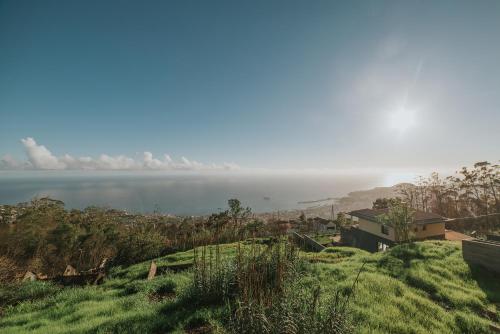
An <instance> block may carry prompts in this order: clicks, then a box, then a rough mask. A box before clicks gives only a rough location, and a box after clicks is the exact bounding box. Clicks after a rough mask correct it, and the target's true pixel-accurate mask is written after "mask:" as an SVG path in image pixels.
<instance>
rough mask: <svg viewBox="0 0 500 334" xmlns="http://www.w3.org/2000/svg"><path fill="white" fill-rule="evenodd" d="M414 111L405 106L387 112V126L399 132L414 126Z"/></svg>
mask: <svg viewBox="0 0 500 334" xmlns="http://www.w3.org/2000/svg"><path fill="white" fill-rule="evenodd" d="M415 125H416V121H415V111H413V110H409V109H406V108H401V109H398V110H396V111H394V112H392V113H391V114H389V127H390V128H391V129H392V130H396V131H398V132H400V133H403V132H407V131H408V130H410V129H411V128H413V127H415Z"/></svg>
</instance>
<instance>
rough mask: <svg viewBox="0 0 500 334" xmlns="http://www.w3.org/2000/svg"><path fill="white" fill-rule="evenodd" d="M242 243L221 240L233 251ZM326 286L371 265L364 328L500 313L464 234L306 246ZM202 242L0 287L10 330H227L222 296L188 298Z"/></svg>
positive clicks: (483, 327) (411, 328) (483, 324)
mask: <svg viewBox="0 0 500 334" xmlns="http://www.w3.org/2000/svg"><path fill="white" fill-rule="evenodd" d="M235 250H236V244H226V245H222V246H221V254H222V256H225V257H232V256H234V254H235ZM301 256H302V257H303V258H305V259H306V260H307V261H308V262H309V263H310V265H308V267H307V271H308V274H309V277H310V279H311V280H316V281H319V283H320V286H321V290H322V293H323V295H326V296H328V295H333V294H335V293H336V292H339V293H342V294H345V293H347V291H349V289H350V288H351V287H352V284H353V282H354V281H355V278H356V276H357V275H358V273H359V270H360V268H361V267H362V266H363V263H364V266H363V270H362V271H361V273H360V275H359V280H358V283H357V285H356V288H355V297H354V298H353V299H352V300H351V302H350V303H351V308H350V314H351V317H352V324H353V325H354V332H355V333H489V332H490V329H489V326H490V325H491V324H492V323H495V322H496V323H497V324H498V321H499V320H500V305H499V303H500V280H499V279H498V277H495V276H492V275H491V274H490V273H487V272H484V271H482V270H481V269H478V268H472V269H471V268H469V266H467V264H466V263H465V262H464V261H463V259H462V257H461V246H460V244H459V243H454V242H445V241H426V242H420V243H415V244H412V245H403V246H397V247H394V248H392V249H390V250H389V251H387V252H385V253H376V254H370V253H367V252H364V251H361V250H359V249H354V248H345V247H336V248H327V249H325V250H324V251H323V252H321V253H302V254H301ZM192 262H193V251H192V250H191V251H186V252H179V253H175V254H171V255H167V256H164V257H160V258H158V259H156V263H157V265H158V272H159V276H157V277H156V278H155V279H153V280H151V281H147V280H146V276H147V273H148V269H149V264H150V262H149V261H146V262H142V263H139V264H135V265H131V266H127V267H115V268H113V269H112V270H111V273H110V276H109V278H108V279H107V280H106V281H105V283H104V284H102V285H100V286H87V287H75V288H61V287H58V286H55V285H53V284H51V283H47V282H30V283H24V284H22V285H20V286H18V287H17V289H13V287H12V286H4V287H2V288H1V290H0V301H1V303H2V304H3V305H2V306H1V307H2V308H3V311H2V312H3V315H2V316H1V318H0V329H1V330H0V331H1V332H2V333H26V332H32V333H51V334H56V333H96V332H97V333H167V332H168V333H170V332H174V333H183V332H188V333H210V332H211V331H213V332H223V317H224V312H223V309H222V307H221V306H220V305H203V304H201V305H200V304H197V303H187V302H185V299H184V298H183V295H184V294H185V291H186V289H187V287H188V286H189V284H190V281H191V277H192V271H191V270H190V269H189V267H190V265H191V264H192Z"/></svg>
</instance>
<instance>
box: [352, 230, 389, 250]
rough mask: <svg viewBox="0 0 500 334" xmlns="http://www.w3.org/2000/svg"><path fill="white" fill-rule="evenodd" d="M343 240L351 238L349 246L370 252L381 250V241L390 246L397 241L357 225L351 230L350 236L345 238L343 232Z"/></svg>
mask: <svg viewBox="0 0 500 334" xmlns="http://www.w3.org/2000/svg"><path fill="white" fill-rule="evenodd" d="M342 240H346V241H347V240H349V241H347V242H348V245H349V246H352V247H357V248H361V249H364V250H366V251H369V252H377V251H378V250H379V249H378V246H379V243H383V244H386V245H387V246H389V247H392V246H394V245H395V243H394V242H393V241H391V240H389V239H386V238H382V237H379V236H376V235H374V234H372V233H369V232H365V231H363V230H361V229H359V228H355V227H353V228H351V229H350V230H349V236H348V237H347V238H344V234H343V235H342Z"/></svg>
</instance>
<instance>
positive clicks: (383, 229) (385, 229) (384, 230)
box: [380, 225, 389, 235]
mask: <svg viewBox="0 0 500 334" xmlns="http://www.w3.org/2000/svg"><path fill="white" fill-rule="evenodd" d="M380 232H382V234H385V235H389V226H387V225H381V230H380Z"/></svg>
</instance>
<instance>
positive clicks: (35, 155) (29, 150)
mask: <svg viewBox="0 0 500 334" xmlns="http://www.w3.org/2000/svg"><path fill="white" fill-rule="evenodd" d="M21 142H22V143H23V145H24V149H25V151H26V154H27V155H28V160H29V162H30V163H31V164H32V165H33V167H34V168H36V169H66V164H65V163H64V162H63V161H61V160H59V159H58V158H57V157H55V156H54V155H52V153H51V152H50V151H49V150H48V149H47V148H46V147H45V146H43V145H38V144H37V143H36V141H35V140H34V139H33V138H31V137H28V138H25V139H21Z"/></svg>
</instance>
